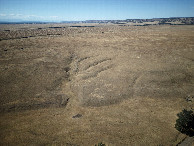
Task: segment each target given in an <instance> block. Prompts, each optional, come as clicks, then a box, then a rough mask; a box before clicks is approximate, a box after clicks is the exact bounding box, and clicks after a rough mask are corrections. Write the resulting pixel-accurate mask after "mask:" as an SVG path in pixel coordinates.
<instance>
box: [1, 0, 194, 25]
mask: <svg viewBox="0 0 194 146" xmlns="http://www.w3.org/2000/svg"><path fill="white" fill-rule="evenodd" d="M193 14H194V1H193V0H93V1H90V0H55V1H54V0H33V1H31V0H29V1H26V0H0V21H50V22H52V21H53V22H61V21H85V20H125V19H151V18H170V17H193V16H194V15H193Z"/></svg>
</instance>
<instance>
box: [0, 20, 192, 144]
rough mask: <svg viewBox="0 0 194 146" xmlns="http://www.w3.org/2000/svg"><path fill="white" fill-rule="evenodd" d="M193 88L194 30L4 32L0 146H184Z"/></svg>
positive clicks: (46, 27) (0, 32) (0, 34)
mask: <svg viewBox="0 0 194 146" xmlns="http://www.w3.org/2000/svg"><path fill="white" fill-rule="evenodd" d="M75 26H76V27H75ZM193 89H194V26H192V25H188V26H187V25H184V26H172V25H171V26H170V25H163V26H162V25H160V26H118V25H102V24H100V25H97V24H95V25H92V24H90V25H88V24H84V25H83V24H82V25H81V26H80V25H79V24H68V25H67V24H24V25H11V24H10V25H0V116H1V118H0V145H52V144H53V145H68V146H70V145H84V146H86V145H95V144H97V143H99V142H103V143H105V144H106V145H111V146H112V145H116V146H117V145H176V144H178V143H179V142H181V141H182V140H183V139H184V138H185V135H182V134H180V133H179V132H178V131H177V130H176V129H175V128H174V124H175V122H176V119H177V116H176V115H177V113H179V112H180V111H182V109H184V108H186V109H191V108H192V107H194V100H193V96H194V90H193Z"/></svg>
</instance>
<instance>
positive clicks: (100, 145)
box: [95, 142, 106, 146]
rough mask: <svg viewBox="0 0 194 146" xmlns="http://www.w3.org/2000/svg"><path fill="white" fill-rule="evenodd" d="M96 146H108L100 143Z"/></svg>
mask: <svg viewBox="0 0 194 146" xmlns="http://www.w3.org/2000/svg"><path fill="white" fill-rule="evenodd" d="M95 146H106V145H105V144H103V143H102V142H100V143H98V145H96V144H95Z"/></svg>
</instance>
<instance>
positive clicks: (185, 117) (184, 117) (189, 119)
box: [175, 109, 194, 136]
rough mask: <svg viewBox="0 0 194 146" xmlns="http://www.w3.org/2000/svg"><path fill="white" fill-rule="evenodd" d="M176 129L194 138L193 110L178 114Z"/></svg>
mask: <svg viewBox="0 0 194 146" xmlns="http://www.w3.org/2000/svg"><path fill="white" fill-rule="evenodd" d="M177 116H178V119H177V120H176V124H175V128H176V129H177V130H178V131H180V132H181V133H183V134H186V135H188V136H194V113H193V111H191V110H185V109H184V110H183V111H182V112H180V113H178V114H177Z"/></svg>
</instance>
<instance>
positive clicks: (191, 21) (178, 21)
mask: <svg viewBox="0 0 194 146" xmlns="http://www.w3.org/2000/svg"><path fill="white" fill-rule="evenodd" d="M155 21H157V22H158V23H155V24H170V25H194V17H170V18H151V19H126V20H85V21H61V22H53V21H21V20H0V24H47V23H113V24H126V23H129V22H132V23H145V22H155Z"/></svg>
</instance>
